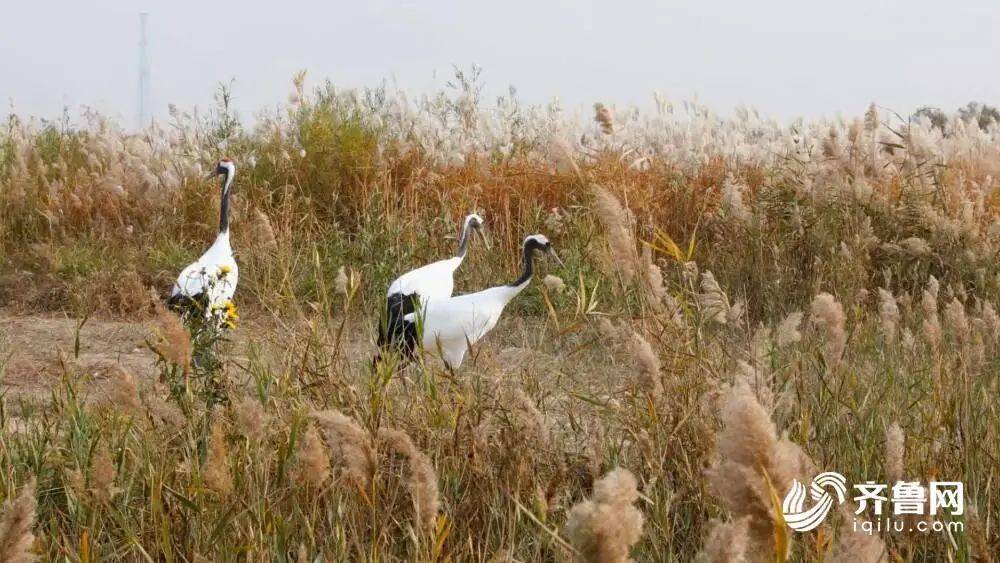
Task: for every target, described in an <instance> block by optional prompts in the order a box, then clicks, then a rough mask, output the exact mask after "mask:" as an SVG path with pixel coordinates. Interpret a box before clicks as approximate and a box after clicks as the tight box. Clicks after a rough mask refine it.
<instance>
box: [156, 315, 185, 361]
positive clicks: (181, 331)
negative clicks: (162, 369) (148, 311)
mask: <svg viewBox="0 0 1000 563" xmlns="http://www.w3.org/2000/svg"><path fill="white" fill-rule="evenodd" d="M155 325H156V327H157V333H158V334H157V336H158V338H157V340H156V342H155V343H154V344H153V347H154V349H155V350H156V353H157V354H159V355H161V356H163V358H164V359H166V360H167V361H169V362H171V363H174V364H177V365H179V366H181V367H182V368H184V369H187V368H188V366H190V365H191V352H192V348H191V335H190V334H188V331H187V329H186V328H184V323H183V322H181V319H180V317H178V316H177V315H175V314H173V313H171V312H170V311H168V310H166V309H165V308H163V307H160V308H159V309H158V310H157V315H156V319H155Z"/></svg>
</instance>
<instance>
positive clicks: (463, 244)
mask: <svg viewBox="0 0 1000 563" xmlns="http://www.w3.org/2000/svg"><path fill="white" fill-rule="evenodd" d="M470 238H472V221H466V222H465V227H463V228H462V237H461V238H460V239H458V253H457V254H455V257H456V258H462V259H465V253H466V252H468V251H469V239H470Z"/></svg>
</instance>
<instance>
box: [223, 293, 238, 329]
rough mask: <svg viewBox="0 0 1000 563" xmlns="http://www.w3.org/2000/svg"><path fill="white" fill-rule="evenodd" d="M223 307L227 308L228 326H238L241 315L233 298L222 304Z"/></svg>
mask: <svg viewBox="0 0 1000 563" xmlns="http://www.w3.org/2000/svg"><path fill="white" fill-rule="evenodd" d="M222 305H223V308H224V309H225V310H226V326H228V327H229V328H236V321H237V320H239V318H240V315H239V313H238V312H237V309H236V304H235V303H233V302H232V300H227V301H226V302H225V303H223V304H222Z"/></svg>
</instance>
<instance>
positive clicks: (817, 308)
mask: <svg viewBox="0 0 1000 563" xmlns="http://www.w3.org/2000/svg"><path fill="white" fill-rule="evenodd" d="M810 320H812V322H813V323H814V324H816V325H817V326H818V327H820V328H821V329H822V330H823V337H824V339H825V344H824V355H825V356H826V361H827V363H828V364H830V365H837V364H838V363H840V358H841V356H843V354H844V347H845V346H846V345H847V333H846V332H845V331H844V320H845V317H844V309H843V307H841V306H840V303H838V302H837V299H836V298H834V296H832V295H830V294H829V293H820V294H819V295H817V296H816V297H814V298H813V301H812V316H811V317H810Z"/></svg>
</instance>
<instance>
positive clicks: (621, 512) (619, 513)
mask: <svg viewBox="0 0 1000 563" xmlns="http://www.w3.org/2000/svg"><path fill="white" fill-rule="evenodd" d="M638 498H639V491H638V490H637V488H636V481H635V477H633V476H632V473H630V472H629V471H628V470H627V469H622V468H617V469H613V470H612V471H610V472H608V473H607V474H605V476H604V477H602V478H601V479H600V480H599V481H597V482H596V483H595V484H594V494H593V496H592V497H591V498H590V499H589V500H584V501H581V502H579V503H577V504H575V505H574V506H573V507H572V508H571V509H570V510H569V514H568V515H567V518H566V528H565V530H566V538H567V539H568V540H569V542H570V544H571V545H572V546H573V547H574V548H576V550H577V552H578V553H579V554H580V557H581V558H582V560H583V561H587V562H588V563H624V562H627V561H632V559H631V558H629V552H630V551H631V549H632V546H633V545H635V544H636V543H637V542H638V541H639V538H640V537H642V524H643V516H642V513H641V512H639V509H637V508H636V507H635V506H633V503H634V502H635V501H636V500H637V499H638Z"/></svg>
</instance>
